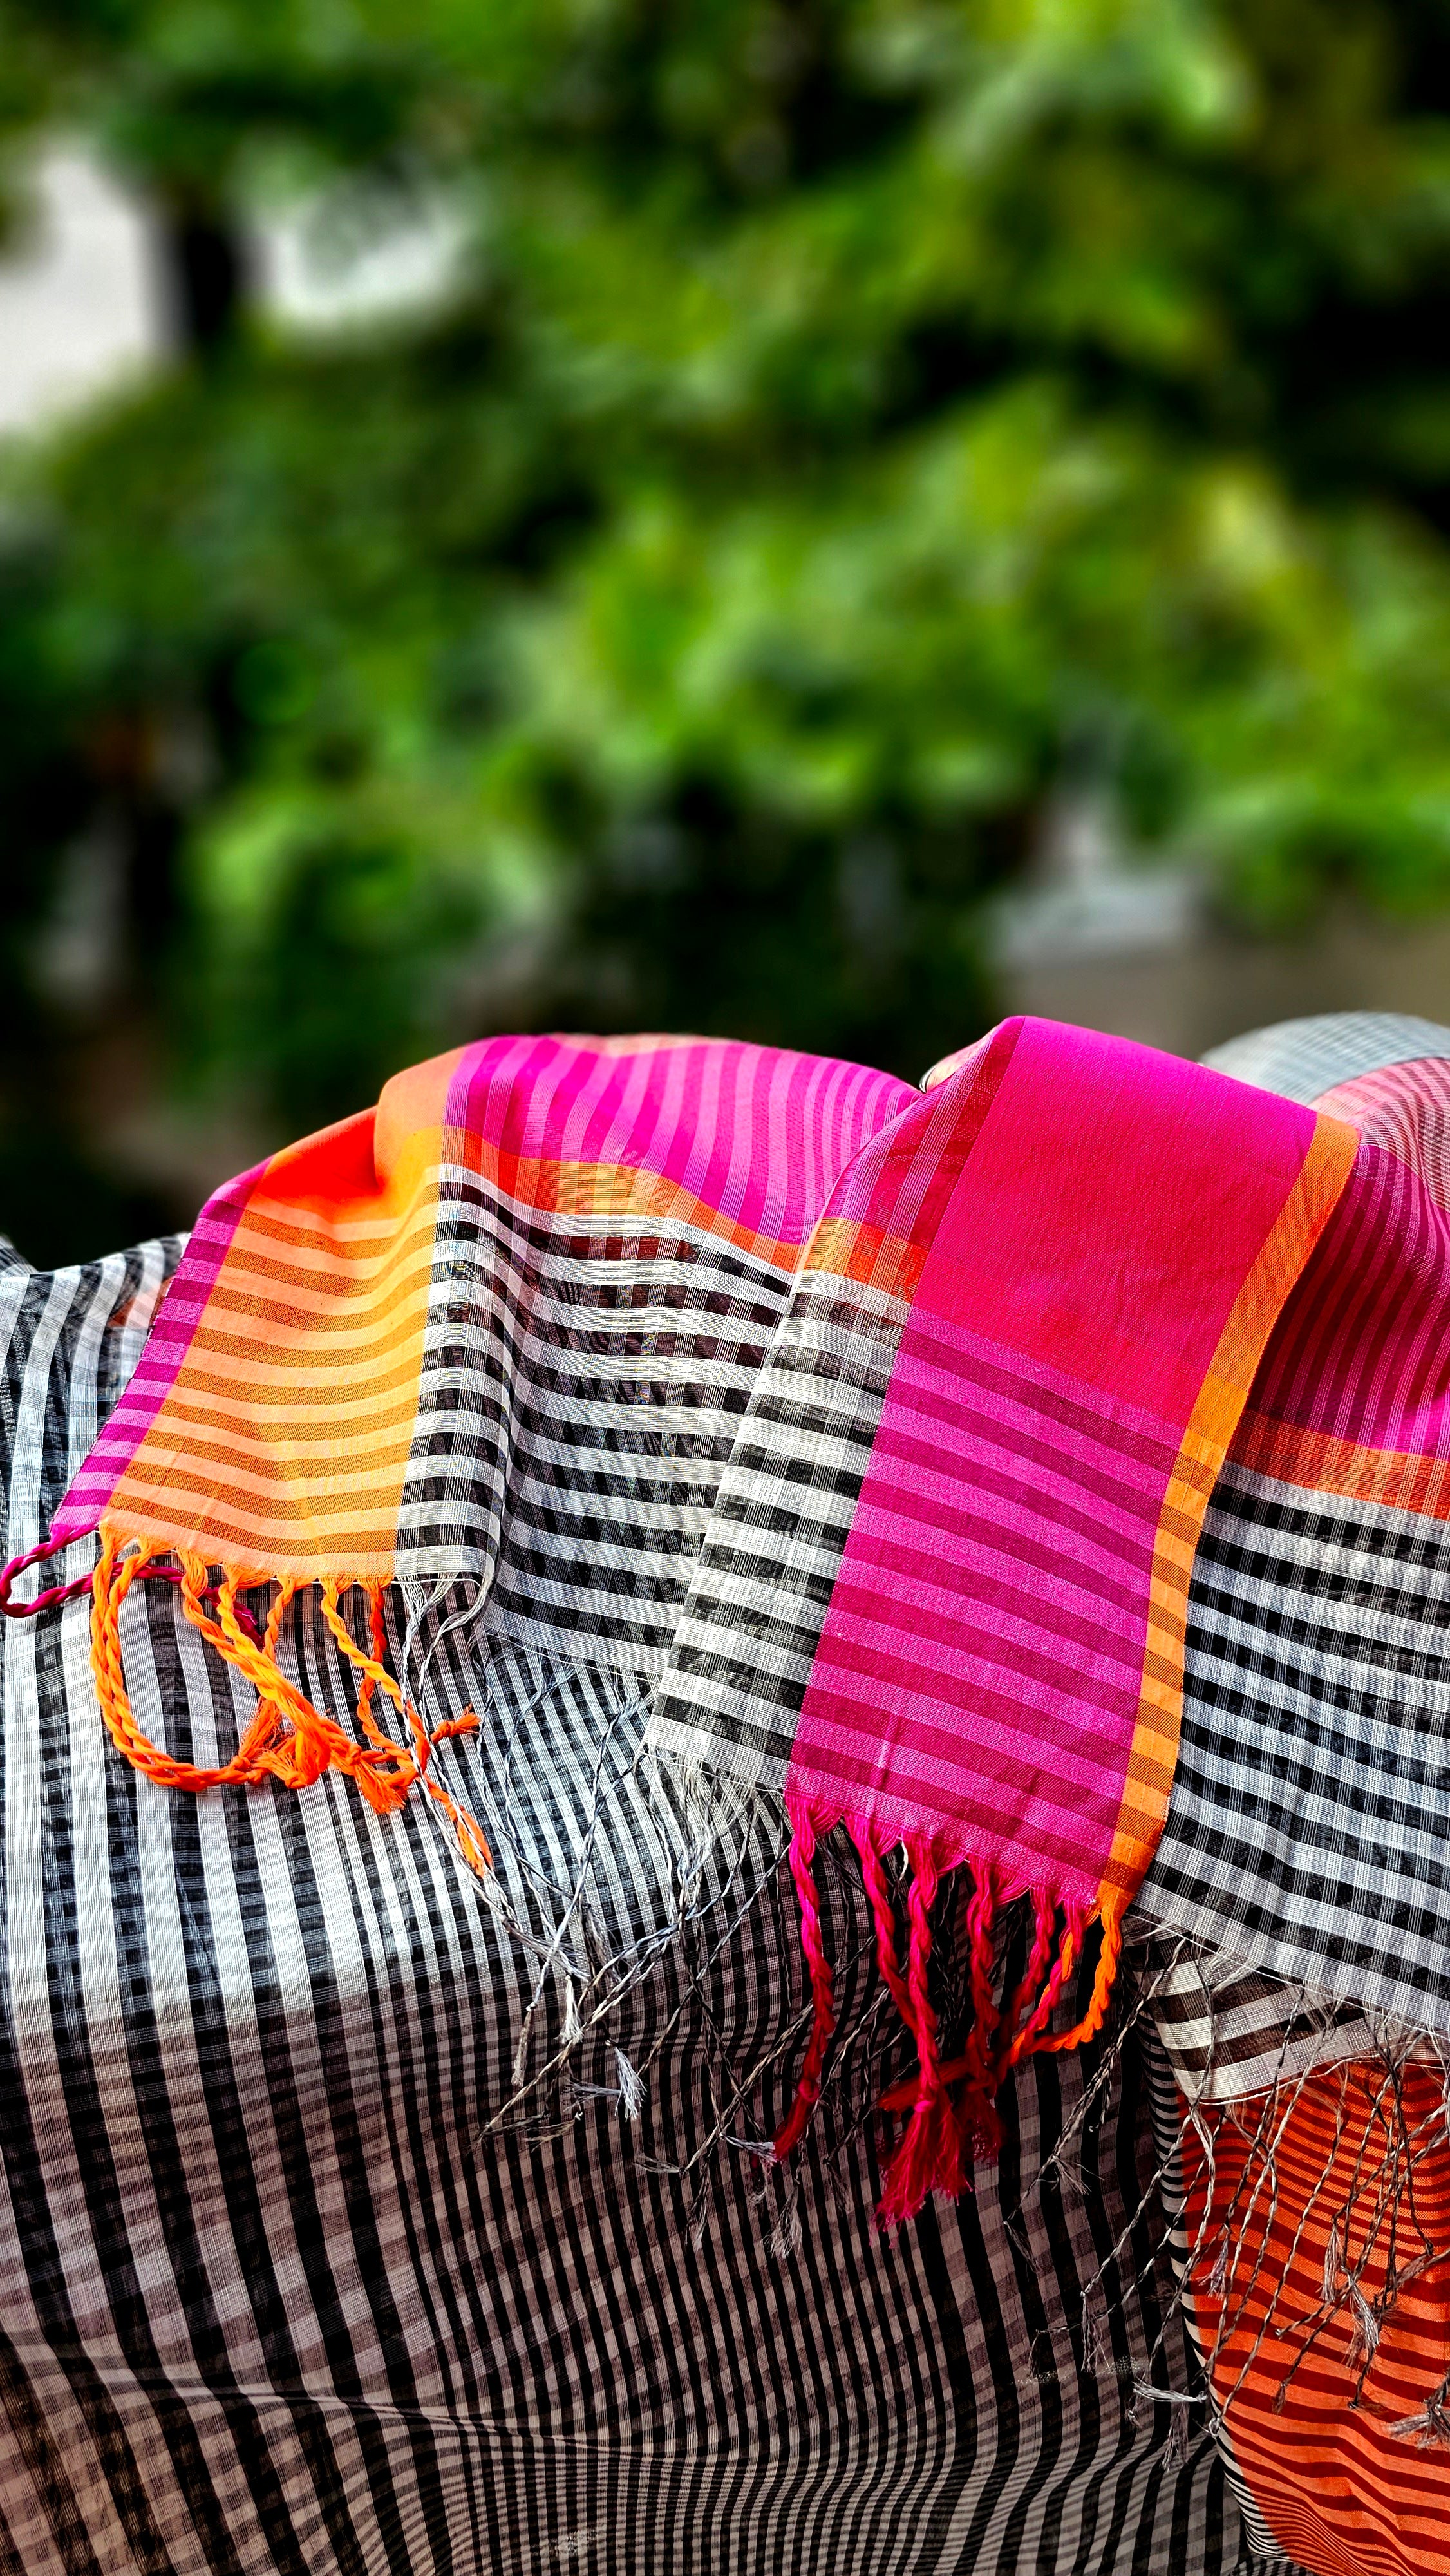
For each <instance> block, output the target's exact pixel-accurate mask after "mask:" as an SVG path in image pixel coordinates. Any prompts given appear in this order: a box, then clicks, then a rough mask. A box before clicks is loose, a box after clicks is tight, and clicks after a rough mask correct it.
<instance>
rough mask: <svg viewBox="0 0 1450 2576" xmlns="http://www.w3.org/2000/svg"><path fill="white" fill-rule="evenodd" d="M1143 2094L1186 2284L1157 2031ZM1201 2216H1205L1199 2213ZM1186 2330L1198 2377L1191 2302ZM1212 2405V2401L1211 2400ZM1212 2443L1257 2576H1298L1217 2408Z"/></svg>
mask: <svg viewBox="0 0 1450 2576" xmlns="http://www.w3.org/2000/svg"><path fill="white" fill-rule="evenodd" d="M1143 2055H1144V2070H1145V2078H1146V2082H1145V2090H1146V2093H1147V2097H1148V2108H1149V2117H1150V2119H1151V2121H1152V2127H1153V2140H1154V2145H1155V2148H1156V2151H1157V2157H1158V2188H1159V2190H1160V2192H1161V2193H1162V2196H1163V2204H1164V2214H1165V2217H1166V2221H1167V2238H1166V2242H1167V2246H1168V2251H1169V2257H1170V2260H1171V2262H1172V2265H1173V2270H1174V2274H1175V2277H1176V2278H1177V2280H1178V2281H1179V2282H1180V2283H1182V2282H1184V2281H1185V2280H1186V2277H1187V2273H1188V2266H1189V2262H1190V2259H1191V2257H1192V2255H1193V2253H1194V2251H1195V2231H1194V2229H1193V2228H1192V2227H1191V2225H1190V2220H1189V2209H1188V2191H1187V2183H1186V2180H1185V2176H1184V2159H1183V2136H1184V2128H1185V2105H1184V2102H1183V2098H1182V2095H1181V2094H1180V2092H1179V2089H1178V2086H1177V2084H1176V2082H1175V2081H1174V2067H1173V2061H1172V2057H1171V2055H1170V2053H1169V2051H1168V2050H1167V2049H1166V2048H1165V2047H1164V2046H1163V2044H1162V2041H1161V2038H1160V2037H1159V2035H1158V2033H1157V2032H1156V2031H1153V2030H1150V2036H1149V2039H1148V2041H1147V2044H1146V2046H1145V2048H1144V2052H1143ZM1200 2215H1201V2210H1200ZM1183 2316H1184V2320H1185V2323H1186V2325H1187V2329H1188V2334H1189V2338H1190V2341H1191V2343H1192V2346H1193V2351H1194V2355H1195V2358H1196V2359H1197V2362H1198V2365H1199V2371H1200V2375H1201V2376H1202V2377H1204V2379H1205V2383H1206V2374H1205V2373H1204V2372H1203V2361H1204V2352H1203V2346H1202V2343H1201V2341H1200V2339H1199V2335H1198V2329H1197V2323H1196V2320H1195V2316H1194V2309H1193V2302H1192V2300H1191V2299H1186V2300H1185V2301H1184V2303H1183ZM1210 2403H1212V2401H1211V2400H1210ZM1212 2413H1213V2429H1214V2437H1215V2440H1216V2441H1217V2444H1218V2450H1219V2456H1220V2458H1221V2459H1222V2461H1223V2466H1224V2473H1225V2477H1226V2480H1227V2484H1228V2491H1229V2494H1230V2495H1231V2497H1232V2498H1233V2502H1234V2504H1235V2506H1236V2507H1237V2509H1238V2513H1239V2516H1240V2519H1241V2522H1242V2525H1243V2533H1244V2545H1245V2548H1246V2550H1247V2551H1248V2553H1249V2556H1250V2560H1251V2563H1252V2566H1253V2569H1254V2576H1296V2569H1295V2563H1294V2561H1293V2560H1292V2559H1289V2558H1286V2557H1285V2556H1284V2555H1283V2553H1282V2551H1281V2550H1280V2547H1279V2544H1278V2542H1277V2541H1276V2540H1275V2538H1274V2535H1273V2533H1272V2532H1271V2531H1270V2529H1269V2527H1268V2524H1267V2523H1266V2522H1265V2520H1264V2517H1263V2515H1262V2514H1261V2513H1260V2511H1259V2508H1258V2505H1257V2503H1256V2502H1255V2500H1254V2496H1253V2493H1252V2491H1251V2489H1250V2486H1249V2483H1248V2480H1247V2478H1246V2477H1245V2476H1244V2472H1243V2469H1242V2467H1241V2465H1240V2463H1239V2460H1238V2458H1237V2456H1236V2454H1235V2451H1234V2444H1233V2433H1232V2430H1231V2427H1230V2425H1229V2424H1228V2422H1227V2421H1226V2419H1225V2417H1224V2416H1223V2414H1222V2413H1221V2411H1220V2410H1219V2408H1218V2407H1217V2406H1213V2407H1212Z"/></svg>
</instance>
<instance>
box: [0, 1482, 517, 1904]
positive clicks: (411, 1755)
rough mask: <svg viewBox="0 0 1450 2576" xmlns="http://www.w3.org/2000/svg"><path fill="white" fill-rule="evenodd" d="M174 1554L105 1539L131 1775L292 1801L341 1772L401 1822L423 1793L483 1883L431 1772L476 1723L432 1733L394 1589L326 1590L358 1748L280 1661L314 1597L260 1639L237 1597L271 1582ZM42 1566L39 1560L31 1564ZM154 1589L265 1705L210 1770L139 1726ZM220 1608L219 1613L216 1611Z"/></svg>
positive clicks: (60, 1591)
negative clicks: (396, 1669) (127, 1628)
mask: <svg viewBox="0 0 1450 2576" xmlns="http://www.w3.org/2000/svg"><path fill="white" fill-rule="evenodd" d="M170 1553H171V1551H170V1549H169V1548H168V1547H167V1546H166V1545H165V1544H164V1543H162V1542H157V1541H150V1540H144V1539H143V1540H141V1541H139V1542H130V1541H123V1540H121V1539H118V1538H117V1537H116V1536H115V1535H114V1534H113V1533H111V1532H109V1531H103V1532H102V1533H101V1553H100V1556H99V1558H98V1560H97V1563H96V1568H95V1572H94V1574H93V1575H92V1576H91V1577H90V1578H89V1582H90V1590H91V1596H92V1610H91V1671H92V1674H93V1676H94V1678H95V1685H96V1696H97V1699H98V1700H99V1702H100V1709H101V1715H102V1717H103V1719H104V1720H105V1724H106V1727H107V1729H108V1731H109V1733H110V1736H111V1740H112V1742H113V1743H114V1744H115V1746H116V1748H117V1750H118V1751H119V1752H120V1753H122V1754H124V1756H125V1758H126V1760H127V1761H128V1762H129V1763H131V1764H132V1766H133V1768H134V1769H136V1770H137V1771H141V1772H144V1773H145V1775H146V1777H147V1779H149V1780H154V1781H155V1782H156V1783H157V1785H158V1786H159V1787H162V1788H167V1789H190V1790H193V1791H196V1792H198V1793H199V1792H200V1791H202V1790H204V1789H219V1788H227V1787H248V1788H255V1787H259V1786H260V1785H261V1784H262V1783H263V1782H265V1781H268V1780H272V1781H276V1782H277V1783H279V1784H280V1786H281V1787H283V1788H285V1789H305V1788H309V1787H310V1786H311V1785H312V1784H313V1783H314V1782H315V1781H317V1780H320V1779H321V1778H322V1776H323V1773H324V1772H326V1771H329V1770H332V1771H340V1772H341V1773H342V1774H343V1775H344V1776H345V1777H346V1778H347V1779H349V1780H351V1781H352V1783H353V1786H354V1787H355V1788H356V1789H357V1790H358V1792H359V1794H360V1795H361V1796H362V1797H363V1798H365V1799H366V1801H367V1803H368V1805H369V1806H370V1807H371V1808H372V1809H373V1811H374V1813H375V1814H376V1815H380V1816H381V1815H389V1814H392V1813H393V1812H394V1811H395V1810H396V1809H398V1808H399V1807H401V1806H402V1804H403V1802H404V1800H405V1799H406V1798H407V1797H408V1796H409V1795H410V1793H411V1792H412V1790H413V1789H415V1788H418V1787H421V1788H422V1789H423V1791H424V1792H425V1794H426V1795H427V1796H428V1797H429V1798H431V1799H432V1800H433V1802H434V1804H435V1805H437V1806H438V1807H440V1808H441V1809H442V1811H443V1813H444V1814H445V1815H446V1817H447V1819H448V1822H449V1824H450V1825H451V1826H452V1828H453V1832H454V1835H455V1838H456V1840H457V1843H458V1847H459V1850H460V1852H461V1853H462V1855H463V1858H464V1860H465V1861H466V1862H467V1864H468V1866H469V1868H470V1869H471V1870H473V1871H474V1872H475V1873H476V1875H477V1876H479V1877H482V1876H483V1875H484V1873H485V1872H486V1871H487V1870H488V1869H489V1868H490V1867H491V1866H492V1855H491V1853H490V1851H489V1848H488V1844H487V1842H486V1841H485V1839H484V1837H483V1835H482V1833H481V1832H480V1830H479V1827H478V1825H477V1823H476V1822H475V1820H474V1818H473V1817H472V1816H471V1815H470V1814H469V1813H468V1811H467V1809H466V1808H464V1807H462V1806H460V1805H459V1803H458V1801H457V1800H456V1799H455V1798H453V1797H452V1796H451V1795H450V1794H449V1792H448V1790H447V1789H446V1788H445V1787H444V1785H443V1783H442V1781H441V1780H439V1779H438V1778H437V1776H436V1773H435V1772H434V1770H433V1767H432V1757H433V1753H434V1750H435V1748H436V1746H437V1745H438V1744H439V1743H441V1742H442V1741H443V1739H444V1738H445V1737H447V1736H451V1735H467V1734H471V1733H472V1732H473V1730H474V1729H475V1728H476V1726H477V1724H478V1720H477V1718H476V1717H475V1716H474V1714H473V1712H472V1710H471V1709H470V1710H466V1711H465V1713H464V1715H463V1716H462V1717H459V1718H450V1719H448V1720H447V1721H446V1722H445V1723H444V1724H443V1725H441V1726H436V1727H434V1728H433V1730H432V1731H431V1733H430V1732H429V1730H428V1729H427V1728H426V1727H425V1726H424V1724H423V1721H422V1719H421V1718H420V1717H419V1715H418V1712H417V1710H416V1709H415V1708H414V1707H413V1705H412V1703H411V1701H410V1700H409V1699H408V1698H407V1697H406V1695H405V1693H404V1691H403V1689H402V1687H401V1685H400V1684H399V1682H398V1681H397V1680H396V1679H395V1678H394V1676H393V1675H392V1674H391V1673H390V1672H389V1671H388V1669H387V1666H386V1664H385V1662H384V1660H383V1657H384V1654H385V1652H386V1647H387V1631H386V1626H385V1622H384V1617H383V1599H384V1586H383V1585H382V1584H381V1583H379V1582H372V1581H366V1582H363V1583H361V1584H359V1585H354V1584H350V1583H348V1582H345V1581H344V1580H343V1579H342V1578H340V1577H336V1576H327V1577H324V1578H323V1579H322V1581H321V1583H320V1585H319V1587H318V1589H319V1598H320V1607H321V1611H322V1616H323V1618H324V1620H325V1622H326V1624H327V1626H328V1628H329V1629H330V1631H331V1633H332V1635H333V1637H334V1638H335V1640H336V1642H337V1645H338V1648H339V1650H340V1651H341V1653H342V1654H343V1655H344V1656H345V1657H346V1658H347V1660H348V1661H349V1662H350V1663H351V1664H353V1665H355V1666H356V1668H357V1671H358V1673H359V1675H360V1676H361V1678H360V1682H359V1688H358V1696H357V1704H356V1717H357V1724H358V1729H359V1734H358V1736H353V1735H349V1734H348V1733H347V1731H346V1729H345V1728H343V1727H341V1726H340V1725H339V1724H338V1722H337V1720H336V1719H335V1718H333V1717H329V1716H328V1715H326V1713H325V1712H324V1711H323V1710H321V1709H319V1708H316V1707H314V1705H313V1703H312V1701H311V1700H309V1699H308V1698H307V1697H306V1695H305V1693H304V1692H303V1691H301V1690H300V1689H299V1688H298V1686H297V1684H296V1683H295V1682H294V1681H292V1680H291V1679H290V1678H289V1676H288V1675H287V1674H286V1673H285V1672H284V1671H283V1669H282V1666H281V1664H280V1663H279V1662H278V1659H277V1646H278V1641H279V1638H280V1635H281V1630H282V1623H283V1620H284V1619H285V1617H286V1614H287V1611H288V1608H289V1606H290V1605H291V1603H292V1602H293V1601H294V1600H295V1599H296V1597H297V1595H298V1593H299V1592H301V1591H302V1590H304V1588H306V1587H305V1586H304V1584H303V1582H302V1581H301V1579H300V1578H298V1577H296V1576H293V1575H288V1576H285V1577H283V1578H282V1579H281V1580H280V1581H279V1582H278V1583H277V1586H276V1591H275V1594H274V1597H273V1600H272V1604H271V1608H270V1610H269V1612H268V1616H267V1625H266V1628H265V1631H259V1630H258V1628H257V1625H256V1622H255V1620H254V1619H253V1618H252V1616H251V1614H250V1613H249V1611H248V1610H247V1608H246V1605H245V1604H244V1603H243V1602H242V1600H241V1599H240V1598H239V1596H240V1594H241V1593H243V1592H247V1591H254V1590H256V1589H257V1588H258V1587H259V1586H260V1585H261V1584H263V1583H268V1582H270V1581H271V1578H270V1577H268V1576H266V1575H259V1574H253V1573H248V1572H245V1571H240V1570H237V1569H235V1568H227V1567H223V1568H221V1569H220V1571H219V1573H217V1575H216V1576H215V1577H213V1573H212V1569H211V1567H210V1566H209V1565H208V1564H207V1563H206V1561H205V1559H204V1558H202V1557H199V1556H193V1555H190V1554H187V1553H182V1554H180V1555H179V1557H178V1559H177V1562H176V1563H175V1565H168V1564H166V1563H164V1562H163V1560H164V1559H165V1558H166V1557H167V1556H168V1555H169V1554H170ZM33 1556H34V1552H32V1561H33ZM17 1562H18V1561H17ZM6 1576H9V1577H10V1579H11V1580H13V1572H12V1569H10V1568H7V1569H6V1573H5V1575H0V1590H3V1587H4V1585H5V1581H6ZM146 1578H151V1579H156V1578H159V1579H161V1580H164V1581H168V1582H174V1583H175V1584H176V1585H177V1586H178V1587H179V1589H180V1593H181V1606H182V1610H183V1612H184V1614H185V1616H186V1618H187V1619H188V1620H189V1621H190V1623H191V1625H192V1626H193V1627H194V1628H195V1629H196V1631H197V1633H198V1635H199V1636H201V1637H202V1638H203V1639H204V1640H205V1642H206V1644H207V1645H208V1646H210V1647H211V1649H212V1651H213V1653H214V1654H216V1655H218V1656H219V1657H220V1658H221V1660H222V1661H223V1662H224V1663H227V1664H230V1665H231V1666H232V1668H233V1670H234V1671H236V1672H239V1673H241V1674H242V1675H243V1677H244V1678H245V1679H246V1680H247V1681H249V1682H250V1683H251V1685H252V1687H253V1689H254V1690H255V1691H256V1693H257V1705H256V1709H255V1712H254V1714H253V1716H252V1718H251V1720H250V1722H249V1724H248V1725H247V1727H246V1729H245V1731H244V1733H243V1736H242V1740H241V1742H240V1744H239V1745H238V1747H237V1750H236V1752H235V1753H234V1754H233V1755H232V1757H231V1760H230V1761H229V1762H224V1763H220V1764H216V1765H214V1766H206V1765H203V1764H199V1763H194V1762H183V1761H180V1760H178V1759H177V1757H176V1756H175V1755H173V1754H170V1753H167V1752H164V1751H163V1750H162V1748H161V1747H160V1746H159V1745H156V1744H153V1743H152V1742H151V1740H150V1738H149V1736H147V1735H145V1734H144V1733H143V1732H142V1730H141V1728H140V1726H139V1725H138V1724H137V1722H136V1717H135V1712H134V1711H133V1709H132V1706H131V1699H130V1694H129V1692H128V1690H127V1688H126V1676H125V1669H124V1664H123V1660H122V1653H121V1613H122V1610H123V1608H124V1606H125V1602H126V1598H127V1595H128V1593H129V1592H130V1590H131V1587H132V1585H133V1584H134V1583H136V1582H137V1581H138V1580H141V1579H146ZM81 1588H82V1587H81V1586H80V1585H78V1584H72V1585H70V1586H66V1587H57V1588H56V1591H55V1592H54V1593H53V1594H52V1596H51V1597H52V1598H59V1597H65V1598H68V1597H69V1596H70V1594H71V1593H72V1592H74V1591H77V1590H79V1589H81ZM354 1589H360V1590H361V1591H362V1592H363V1593H364V1594H365V1596H366V1598H367V1601H368V1635H369V1647H370V1651H369V1648H365V1647H362V1646H359V1645H358V1644H357V1642H356V1640H355V1639H354V1637H353V1635H352V1632H351V1630H350V1629H349V1627H348V1624H347V1621H346V1619H345V1618H344V1617H343V1614H342V1607H341V1600H342V1594H343V1593H344V1592H345V1591H348V1590H354ZM213 1604H214V1608H213V1607H211V1606H209V1605H213ZM0 1606H3V1607H6V1608H8V1607H10V1606H11V1605H10V1604H9V1602H8V1598H6V1599H5V1600H3V1601H0ZM26 1606H27V1608H29V1607H33V1606H35V1605H26ZM22 1615H23V1614H22ZM380 1692H381V1693H382V1695H383V1696H384V1698H385V1699H387V1700H390V1701H391V1702H392V1705H393V1707H394V1709H395V1710H396V1712H397V1714H398V1717H399V1719H400V1720H401V1721H402V1724H403V1726H404V1727H405V1728H406V1730H407V1736H408V1741H407V1742H403V1743H400V1742H399V1741H398V1740H397V1738H396V1737H395V1736H392V1735H389V1734H388V1733H387V1732H386V1731H385V1729H384V1728H383V1727H382V1726H380V1725H379V1724H378V1721H377V1719H376V1717H375V1716H374V1714H373V1711H374V1707H375V1705H376V1701H377V1697H378V1694H379V1693H380Z"/></svg>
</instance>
